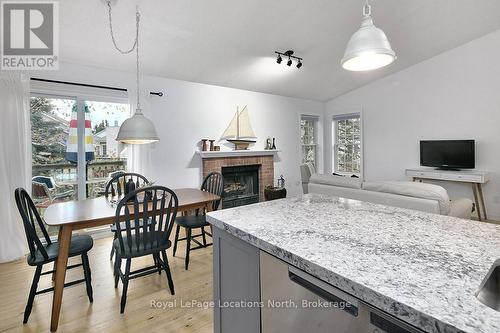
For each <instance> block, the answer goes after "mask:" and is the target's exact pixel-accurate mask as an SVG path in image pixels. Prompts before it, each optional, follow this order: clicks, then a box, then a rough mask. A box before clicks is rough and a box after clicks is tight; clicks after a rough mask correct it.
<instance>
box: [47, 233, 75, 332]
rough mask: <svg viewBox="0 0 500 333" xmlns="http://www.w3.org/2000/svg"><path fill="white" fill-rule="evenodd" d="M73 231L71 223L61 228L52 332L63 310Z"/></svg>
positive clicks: (53, 301) (51, 322)
mask: <svg viewBox="0 0 500 333" xmlns="http://www.w3.org/2000/svg"><path fill="white" fill-rule="evenodd" d="M71 231H72V226H71V225H63V226H61V228H60V229H59V239H60V241H59V255H58V257H57V266H56V279H55V285H54V295H53V297H52V318H51V321H50V331H51V332H55V331H56V330H57V326H58V324H59V313H60V312H61V302H62V296H63V290H64V280H65V278H66V267H67V265H68V254H69V246H70V244H71Z"/></svg>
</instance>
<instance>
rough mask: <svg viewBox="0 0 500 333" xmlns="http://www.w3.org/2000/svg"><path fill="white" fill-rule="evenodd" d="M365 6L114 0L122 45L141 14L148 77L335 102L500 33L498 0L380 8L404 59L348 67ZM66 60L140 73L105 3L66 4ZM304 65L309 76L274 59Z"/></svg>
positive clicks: (392, 1) (380, 0) (314, 1)
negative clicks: (289, 55)
mask: <svg viewBox="0 0 500 333" xmlns="http://www.w3.org/2000/svg"><path fill="white" fill-rule="evenodd" d="M363 3H364V1H361V0H360V1H358V0H308V1H304V0H286V1H285V0H181V1H179V0H135V1H130V0H113V10H114V13H113V15H114V17H113V20H114V29H115V33H116V35H117V41H118V43H119V44H120V45H121V46H122V47H123V48H125V47H129V46H130V45H131V43H132V40H133V38H134V33H135V32H134V29H135V21H134V20H135V14H134V12H135V5H136V4H138V5H139V9H140V12H141V39H140V44H141V68H142V73H143V74H150V75H157V76H163V77H168V78H174V79H181V80H187V81H193V82H200V83H207V84H214V85H220V86H226V87H232V88H240V89H246V90H252V91H259V92H265V93H272V94H278V95H284V96H292V97H299V98H308V99H314V100H321V101H325V100H328V99H330V98H333V97H336V96H338V95H341V94H343V93H345V92H348V91H350V90H352V89H355V88H358V87H360V86H363V85H365V84H367V83H369V82H371V81H373V80H376V79H378V78H381V77H383V76H386V75H388V74H390V73H394V72H396V71H399V70H401V69H404V68H406V67H408V66H411V65H413V64H416V63H418V62H421V61H423V60H425V59H428V58H430V57H433V56H435V55H437V54H439V53H442V52H444V51H446V50H449V49H452V48H454V47H457V46H459V45H461V44H464V43H467V42H468V41H471V40H473V39H475V38H478V37H480V36H483V35H485V34H487V33H489V32H492V31H494V30H497V29H500V20H499V19H498V17H499V16H498V13H499V12H500V1H498V0H372V1H370V3H371V5H372V12H373V16H374V21H375V25H377V26H378V27H380V28H382V29H383V30H384V31H385V33H386V34H387V36H388V38H389V40H390V42H391V44H392V47H393V49H394V50H395V51H396V53H397V55H398V59H397V60H396V62H395V63H393V64H392V65H390V66H389V67H387V68H384V69H380V70H376V71H373V72H364V73H353V72H347V71H345V70H343V69H342V68H341V66H340V59H341V58H342V56H343V52H344V49H345V46H346V44H347V41H348V40H349V38H350V36H351V34H352V33H353V32H354V31H356V30H357V29H358V27H359V24H360V22H361V11H362V6H363ZM60 17H61V18H60V56H61V59H62V60H63V61H69V62H76V63H81V64H88V65H95V66H99V67H106V68H111V69H118V70H125V71H133V70H134V66H135V59H134V56H133V55H121V54H119V53H118V52H117V51H115V50H114V48H113V46H112V44H111V39H110V36H109V30H108V19H107V6H106V4H105V2H104V1H103V0H71V1H68V0H66V1H60ZM288 49H292V50H294V51H295V53H296V55H298V56H300V57H303V58H304V66H303V67H302V68H301V69H300V70H299V69H297V68H295V67H287V66H286V65H285V64H284V62H283V63H282V64H281V65H278V64H276V62H275V56H274V51H275V50H280V51H286V50H288Z"/></svg>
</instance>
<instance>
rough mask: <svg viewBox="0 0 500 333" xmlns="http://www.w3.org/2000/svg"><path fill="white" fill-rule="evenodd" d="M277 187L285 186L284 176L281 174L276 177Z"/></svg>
mask: <svg viewBox="0 0 500 333" xmlns="http://www.w3.org/2000/svg"><path fill="white" fill-rule="evenodd" d="M278 187H280V188H283V187H285V178H283V175H280V178H278Z"/></svg>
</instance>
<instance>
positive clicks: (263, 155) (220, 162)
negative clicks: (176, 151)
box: [198, 150, 278, 201]
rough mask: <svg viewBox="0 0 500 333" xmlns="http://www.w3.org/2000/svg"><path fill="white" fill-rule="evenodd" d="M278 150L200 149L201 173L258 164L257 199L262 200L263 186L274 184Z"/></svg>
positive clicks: (206, 173) (204, 175)
mask: <svg viewBox="0 0 500 333" xmlns="http://www.w3.org/2000/svg"><path fill="white" fill-rule="evenodd" d="M277 153H278V150H233V151H201V152H198V154H199V155H200V156H201V160H202V173H203V177H206V176H207V175H208V174H209V173H211V172H220V173H222V169H223V168H225V167H234V166H245V165H258V166H259V171H258V172H259V200H260V201H262V200H264V188H265V187H266V186H273V185H274V160H275V157H276V156H277Z"/></svg>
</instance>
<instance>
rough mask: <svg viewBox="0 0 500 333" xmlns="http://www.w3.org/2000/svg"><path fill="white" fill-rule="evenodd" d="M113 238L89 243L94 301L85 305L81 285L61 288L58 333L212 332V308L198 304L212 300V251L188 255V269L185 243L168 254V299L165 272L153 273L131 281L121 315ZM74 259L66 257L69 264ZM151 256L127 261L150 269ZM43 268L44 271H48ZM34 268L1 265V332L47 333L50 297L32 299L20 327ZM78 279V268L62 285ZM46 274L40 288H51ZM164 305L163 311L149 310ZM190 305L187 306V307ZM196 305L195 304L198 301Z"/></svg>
mask: <svg viewBox="0 0 500 333" xmlns="http://www.w3.org/2000/svg"><path fill="white" fill-rule="evenodd" d="M111 241H112V238H111V237H109V238H103V239H99V240H95V241H94V247H93V249H92V250H91V251H90V252H89V259H90V267H91V270H92V287H93V289H94V303H93V304H90V303H89V301H88V298H87V295H86V291H85V284H84V283H83V284H78V285H76V286H72V287H69V288H65V289H64V295H63V303H62V308H61V316H60V321H59V329H58V330H57V332H144V333H145V332H148V333H150V332H178V333H183V332H185V333H187V332H189V333H209V332H210V333H211V332H213V309H212V308H210V307H204V308H203V307H200V306H198V305H199V304H200V303H201V302H209V301H211V300H212V298H213V295H212V247H208V248H206V249H200V250H196V251H191V254H190V263H189V270H188V271H185V270H184V251H185V242H181V244H180V245H179V248H178V249H177V256H176V257H172V251H171V249H169V251H168V260H169V263H170V267H171V270H172V277H173V280H174V285H175V295H174V296H172V295H170V292H169V291H168V286H167V278H166V275H165V273H164V272H163V273H162V275H158V274H152V275H148V276H145V277H141V278H137V279H134V280H131V281H130V283H129V288H128V297H127V307H126V308H125V313H124V314H123V315H120V296H121V287H122V285H121V283H120V284H119V286H118V289H115V288H114V286H113V270H112V263H111V261H110V260H109V251H110V247H111ZM78 260H79V258H78V259H77V258H73V259H70V264H71V263H73V262H77V261H78ZM151 262H152V258H151V257H145V258H138V259H135V260H133V261H132V269H134V268H140V267H144V266H146V265H150V264H151ZM49 269H50V267H49V266H47V267H46V268H45V269H44V271H46V270H49ZM34 271H35V268H33V267H30V266H28V265H27V264H26V260H25V259H22V260H18V261H15V262H11V263H5V264H0V332H29V333H33V332H48V331H49V327H50V313H51V306H52V293H46V294H41V295H37V296H36V298H35V302H34V304H33V310H32V312H31V316H30V318H29V321H28V323H27V324H26V325H23V323H22V320H23V313H24V307H25V306H26V301H27V298H28V293H29V288H30V285H31V280H32V278H33V273H34ZM81 277H83V271H82V270H81V269H80V268H76V269H72V270H70V271H68V274H67V276H66V281H72V280H74V279H77V278H81ZM51 283H52V281H51V278H50V275H44V276H42V278H41V279H40V283H39V288H40V289H41V288H46V287H50V286H51ZM153 301H154V302H155V303H156V304H158V302H163V304H164V305H166V307H165V308H164V307H160V308H158V307H155V306H152V302H153ZM192 301H195V302H196V303H195V304H194V303H191V305H195V306H194V307H188V305H189V303H190V302H192ZM198 302H200V303H198Z"/></svg>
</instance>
